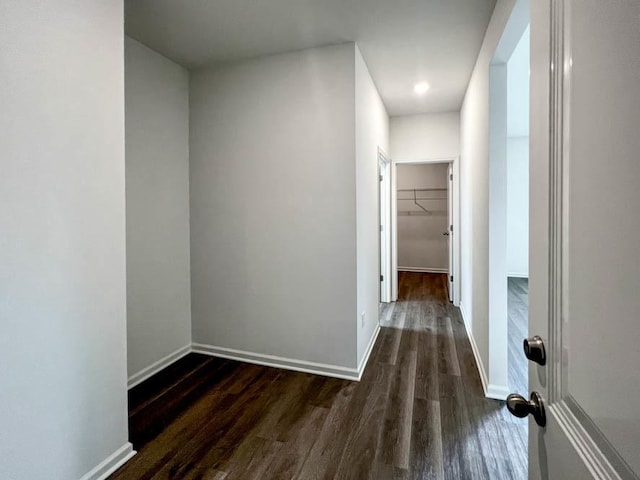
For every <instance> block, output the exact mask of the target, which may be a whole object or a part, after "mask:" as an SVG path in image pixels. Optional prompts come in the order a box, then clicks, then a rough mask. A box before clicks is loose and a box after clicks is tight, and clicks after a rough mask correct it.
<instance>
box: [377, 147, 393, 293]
mask: <svg viewBox="0 0 640 480" xmlns="http://www.w3.org/2000/svg"><path fill="white" fill-rule="evenodd" d="M391 175H392V173H391V159H390V158H389V155H387V153H386V152H385V151H384V150H383V149H382V148H380V147H378V178H379V182H378V220H379V222H380V232H379V234H378V235H379V236H378V242H379V243H378V252H379V254H378V259H379V262H378V275H379V278H381V280H380V288H379V289H378V293H379V298H378V300H379V303H388V302H391V301H392V300H391V288H392V287H391V283H392V282H391V268H392V267H391V256H392V254H391V251H392V241H393V240H392V237H391V208H390V207H391V205H390V202H391ZM383 240H384V241H383Z"/></svg>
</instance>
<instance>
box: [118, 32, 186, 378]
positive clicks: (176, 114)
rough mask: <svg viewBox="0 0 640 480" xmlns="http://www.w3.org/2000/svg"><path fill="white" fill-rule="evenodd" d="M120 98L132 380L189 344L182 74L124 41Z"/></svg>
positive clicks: (141, 47) (134, 43)
mask: <svg viewBox="0 0 640 480" xmlns="http://www.w3.org/2000/svg"><path fill="white" fill-rule="evenodd" d="M125 93H126V95H125V112H126V186H127V188H126V191H127V345H128V372H129V376H132V375H134V374H136V373H138V372H140V371H141V370H143V369H145V368H146V367H149V366H150V365H152V364H153V363H155V362H157V361H159V360H161V359H162V358H164V357H166V356H167V355H169V354H171V353H173V352H175V351H176V350H179V349H180V348H182V347H185V346H186V345H189V344H190V343H191V299H190V272H189V76H188V73H187V71H186V70H185V69H183V68H182V67H180V66H179V65H177V64H175V63H173V62H171V61H170V60H168V59H166V58H164V57H163V56H161V55H159V54H158V53H156V52H154V51H153V50H150V49H149V48H147V47H145V46H144V45H142V44H140V43H138V42H137V41H135V40H133V39H130V38H128V37H127V38H126V39H125Z"/></svg>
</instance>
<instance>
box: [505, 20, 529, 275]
mask: <svg viewBox="0 0 640 480" xmlns="http://www.w3.org/2000/svg"><path fill="white" fill-rule="evenodd" d="M529 49H530V42H529V28H527V29H526V30H525V32H524V34H523V35H522V38H521V39H520V41H519V42H518V45H517V46H516V48H515V50H514V51H513V53H512V54H511V58H509V61H508V62H507V98H508V103H507V135H508V138H507V275H508V276H510V277H528V276H529Z"/></svg>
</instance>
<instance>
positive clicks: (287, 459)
mask: <svg viewBox="0 0 640 480" xmlns="http://www.w3.org/2000/svg"><path fill="white" fill-rule="evenodd" d="M445 282H446V277H445V276H444V275H434V274H418V273H401V276H400V298H399V301H398V302H397V303H395V304H388V305H385V308H383V310H382V314H381V324H382V325H383V328H382V329H381V332H380V335H379V337H378V341H377V343H376V346H375V348H374V350H373V352H372V356H371V358H370V360H369V364H368V366H367V369H366V371H365V373H364V375H363V378H362V380H361V381H360V382H350V381H346V380H338V379H334V378H327V377H320V376H315V375H310V374H304V373H296V372H291V371H286V370H279V369H274V368H267V367H261V366H257V365H249V364H244V363H239V362H234V361H229V360H223V359H218V358H213V357H207V356H203V355H197V354H190V355H188V356H187V357H185V358H183V359H182V360H180V361H179V362H177V363H175V364H173V365H172V366H170V367H169V368H167V369H165V370H164V371H163V372H161V373H160V374H158V375H156V376H155V377H152V378H151V379H149V380H147V381H146V382H144V383H142V384H141V385H139V386H137V387H135V388H133V389H132V390H130V392H129V410H130V411H129V422H130V427H129V428H130V432H131V440H132V442H133V444H134V448H135V449H136V450H138V454H137V455H136V456H135V457H134V458H133V459H131V460H130V461H129V462H128V463H127V464H126V465H125V466H124V467H122V468H121V469H120V470H118V471H117V472H116V473H115V474H114V475H113V476H112V477H111V478H112V479H113V480H119V479H136V480H139V479H151V478H154V479H160V478H163V479H192V480H193V479H205V478H206V479H225V480H230V479H258V478H259V479H275V478H281V479H292V478H297V479H319V478H326V479H330V478H341V479H366V478H372V479H373V478H376V479H385V480H389V479H417V478H434V479H440V478H446V479H452V480H453V479H491V480H495V479H501V478H504V479H524V478H526V419H525V420H520V419H516V418H515V417H512V416H511V415H509V413H508V412H507V411H506V408H505V407H504V404H503V403H501V402H496V401H492V400H487V399H485V398H484V396H483V395H482V387H481V384H480V379H479V377H478V373H477V369H476V366H475V361H474V358H473V354H472V351H471V347H470V344H469V341H468V339H467V337H466V333H465V329H464V326H463V324H462V320H461V317H460V314H459V311H458V309H457V308H455V307H453V306H452V305H451V304H450V303H449V302H448V300H447V298H446V290H445V288H446V283H445Z"/></svg>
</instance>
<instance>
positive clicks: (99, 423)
mask: <svg viewBox="0 0 640 480" xmlns="http://www.w3.org/2000/svg"><path fill="white" fill-rule="evenodd" d="M0 18H2V21H1V23H2V27H1V28H0V44H1V45H2V48H1V50H0V76H1V78H2V88H1V89H0V105H2V114H1V115H0V138H1V140H0V145H1V147H0V148H1V149H2V151H1V158H2V167H1V170H2V173H1V174H0V231H1V232H2V235H0V324H1V325H2V333H1V334H0V365H2V367H0V385H2V388H0V405H1V406H2V407H1V408H0V425H1V426H2V427H1V428H2V433H1V434H0V478H3V479H29V480H73V479H78V478H80V477H82V476H83V475H84V474H85V473H87V472H88V471H90V470H91V469H93V468H94V467H95V466H96V465H98V464H99V463H100V462H102V461H103V460H104V459H106V458H107V457H109V456H110V455H112V454H113V453H114V452H116V451H118V450H119V449H122V450H120V452H119V456H118V455H116V456H117V457H118V458H122V456H124V455H126V454H127V453H129V452H130V449H131V446H130V445H129V444H128V443H127V390H126V385H127V370H126V369H127V366H126V287H125V281H126V266H125V164H124V65H123V63H124V62H123V38H124V31H123V24H124V19H123V5H122V2H121V1H113V0H83V1H81V2H79V1H75V0H51V1H48V2H41V1H34V0H20V1H17V0H16V1H13V0H9V1H3V2H2V4H1V5H0Z"/></svg>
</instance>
